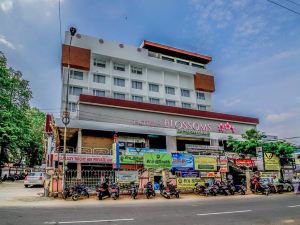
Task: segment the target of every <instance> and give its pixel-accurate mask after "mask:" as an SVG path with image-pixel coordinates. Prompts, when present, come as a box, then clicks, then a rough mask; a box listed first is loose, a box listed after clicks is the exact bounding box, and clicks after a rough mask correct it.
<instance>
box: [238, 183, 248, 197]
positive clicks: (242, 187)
mask: <svg viewBox="0 0 300 225" xmlns="http://www.w3.org/2000/svg"><path fill="white" fill-rule="evenodd" d="M236 190H237V192H238V193H240V194H241V195H245V194H246V187H245V185H239V186H237V188H236Z"/></svg>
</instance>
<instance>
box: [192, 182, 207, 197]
mask: <svg viewBox="0 0 300 225" xmlns="http://www.w3.org/2000/svg"><path fill="white" fill-rule="evenodd" d="M205 188H206V187H205V186H203V185H201V184H199V183H196V184H195V187H194V189H193V191H194V193H195V194H198V195H200V194H203V193H204V192H205Z"/></svg>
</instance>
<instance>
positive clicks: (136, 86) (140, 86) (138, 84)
mask: <svg viewBox="0 0 300 225" xmlns="http://www.w3.org/2000/svg"><path fill="white" fill-rule="evenodd" d="M131 83H132V88H134V89H140V90H142V89H143V83H142V82H140V81H132V82H131Z"/></svg>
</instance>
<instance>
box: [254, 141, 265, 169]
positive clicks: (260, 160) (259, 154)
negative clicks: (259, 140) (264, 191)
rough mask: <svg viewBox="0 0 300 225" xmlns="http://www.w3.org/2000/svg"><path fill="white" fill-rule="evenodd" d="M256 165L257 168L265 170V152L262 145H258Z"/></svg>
mask: <svg viewBox="0 0 300 225" xmlns="http://www.w3.org/2000/svg"><path fill="white" fill-rule="evenodd" d="M256 155H257V159H256V166H257V170H259V171H263V170H264V154H263V149H262V147H256Z"/></svg>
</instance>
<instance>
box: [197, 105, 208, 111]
mask: <svg viewBox="0 0 300 225" xmlns="http://www.w3.org/2000/svg"><path fill="white" fill-rule="evenodd" d="M198 110H204V111H206V110H207V109H206V105H198Z"/></svg>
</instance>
